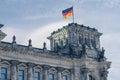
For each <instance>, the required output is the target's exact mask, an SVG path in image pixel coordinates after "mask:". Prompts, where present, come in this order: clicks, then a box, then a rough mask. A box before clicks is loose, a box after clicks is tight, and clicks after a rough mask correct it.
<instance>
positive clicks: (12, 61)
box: [11, 60, 19, 66]
mask: <svg viewBox="0 0 120 80" xmlns="http://www.w3.org/2000/svg"><path fill="white" fill-rule="evenodd" d="M11 64H12V65H14V66H16V65H18V64H19V61H17V60H11Z"/></svg>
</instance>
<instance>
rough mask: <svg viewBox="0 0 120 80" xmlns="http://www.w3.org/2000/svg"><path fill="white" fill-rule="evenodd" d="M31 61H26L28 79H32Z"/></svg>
mask: <svg viewBox="0 0 120 80" xmlns="http://www.w3.org/2000/svg"><path fill="white" fill-rule="evenodd" d="M33 66H34V64H33V63H28V80H33Z"/></svg>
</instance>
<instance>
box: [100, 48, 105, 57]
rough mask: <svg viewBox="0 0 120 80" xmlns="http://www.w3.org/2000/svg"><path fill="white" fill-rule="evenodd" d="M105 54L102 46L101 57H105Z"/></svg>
mask: <svg viewBox="0 0 120 80" xmlns="http://www.w3.org/2000/svg"><path fill="white" fill-rule="evenodd" d="M104 54H105V49H104V48H103V47H102V51H101V53H100V58H104Z"/></svg>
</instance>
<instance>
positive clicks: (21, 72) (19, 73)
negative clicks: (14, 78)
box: [18, 70, 24, 80]
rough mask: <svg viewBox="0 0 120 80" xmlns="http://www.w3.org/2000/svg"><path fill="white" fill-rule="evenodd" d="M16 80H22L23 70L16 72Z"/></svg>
mask: <svg viewBox="0 0 120 80" xmlns="http://www.w3.org/2000/svg"><path fill="white" fill-rule="evenodd" d="M18 80H24V70H19V71H18Z"/></svg>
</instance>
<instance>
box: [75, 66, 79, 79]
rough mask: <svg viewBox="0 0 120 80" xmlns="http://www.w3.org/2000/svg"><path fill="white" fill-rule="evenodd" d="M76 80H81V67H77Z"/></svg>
mask: <svg viewBox="0 0 120 80" xmlns="http://www.w3.org/2000/svg"><path fill="white" fill-rule="evenodd" d="M74 80H80V68H79V67H75V70H74Z"/></svg>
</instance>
